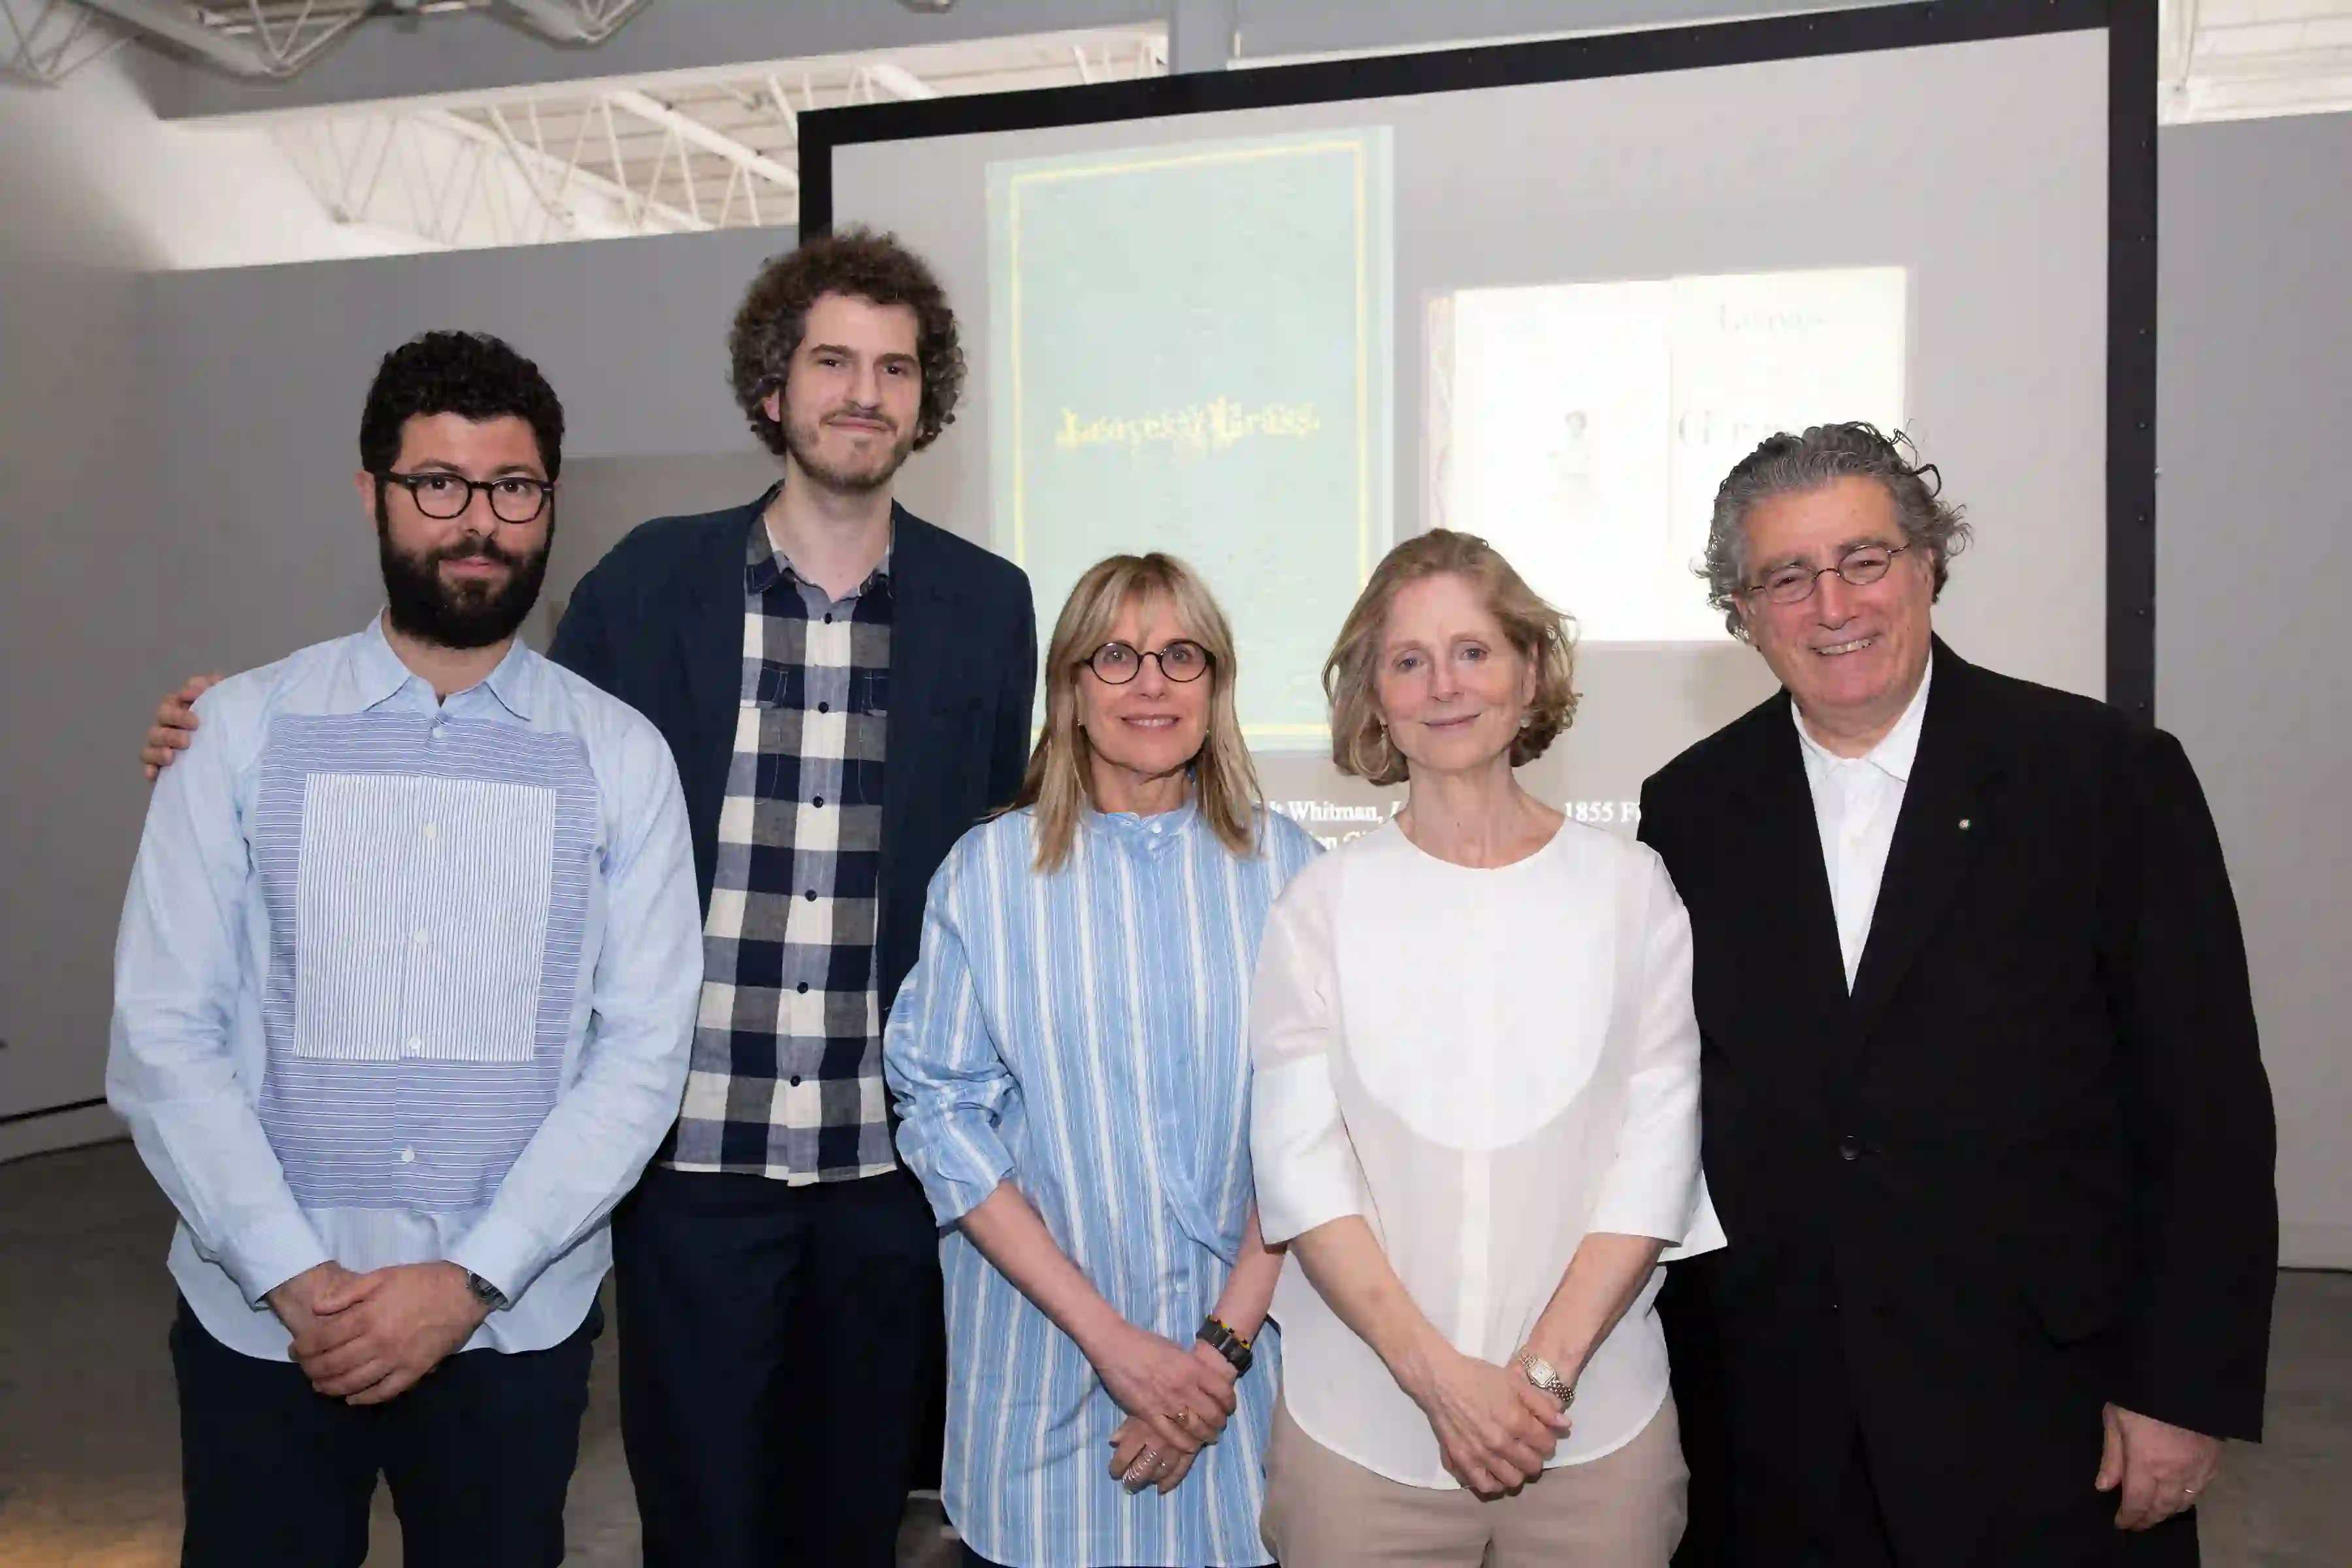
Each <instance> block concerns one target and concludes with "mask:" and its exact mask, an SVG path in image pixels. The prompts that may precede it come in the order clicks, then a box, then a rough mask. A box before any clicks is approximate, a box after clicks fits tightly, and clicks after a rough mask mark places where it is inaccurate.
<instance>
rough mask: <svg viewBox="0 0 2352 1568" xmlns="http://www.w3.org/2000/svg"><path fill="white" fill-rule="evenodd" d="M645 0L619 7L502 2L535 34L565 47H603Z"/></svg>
mask: <svg viewBox="0 0 2352 1568" xmlns="http://www.w3.org/2000/svg"><path fill="white" fill-rule="evenodd" d="M644 3H645V0H618V3H617V4H605V5H597V4H595V0H499V5H500V6H501V7H502V8H503V9H505V10H509V11H511V12H513V13H514V14H515V15H516V16H520V18H522V20H523V21H524V22H525V23H526V24H528V25H529V26H530V28H531V30H532V31H533V32H536V33H539V34H541V35H542V36H544V37H550V38H553V39H555V40H556V41H557V42H558V43H563V44H601V43H603V42H604V40H605V39H607V38H609V37H612V36H613V35H614V33H617V32H619V31H620V30H621V26H622V24H623V23H625V22H626V21H627V20H628V19H629V18H630V17H631V16H634V15H635V14H636V12H637V10H638V8H639V7H640V6H641V5H644Z"/></svg>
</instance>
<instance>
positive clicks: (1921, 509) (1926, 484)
mask: <svg viewBox="0 0 2352 1568" xmlns="http://www.w3.org/2000/svg"><path fill="white" fill-rule="evenodd" d="M1906 448H1907V449H1908V453H1909V456H1907V457H1906V455H1905V453H1906ZM1918 455H1919V448H1918V447H1917V445H1916V443H1914V442H1913V441H1912V439H1911V438H1910V437H1908V436H1906V435H1905V434H1903V432H1902V431H1900V430H1897V431H1896V432H1895V434H1894V435H1893V436H1891V437H1890V436H1885V435H1881V434H1880V433H1879V430H1878V427H1877V426H1874V425H1866V424H1864V423H1862V422H1860V421H1855V422H1853V423H1850V424H1844V425H1815V426H1811V427H1809V428H1808V429H1807V430H1806V431H1805V433H1804V434H1803V435H1801V436H1792V435H1790V434H1789V433H1788V432H1787V431H1785V430H1783V431H1781V432H1780V434H1779V435H1777V436H1768V437H1765V438H1764V440H1763V442H1762V444H1760V445H1759V446H1758V447H1757V448H1756V450H1754V451H1753V452H1750V453H1748V456H1746V457H1745V458H1740V459H1739V461H1738V463H1735V464H1734V465H1732V469H1731V472H1730V473H1728V474H1727V475H1726V476H1724V480H1723V484H1722V486H1721V488H1719V489H1717V491H1716V492H1715V514H1714V517H1713V519H1712V520H1711V521H1709V523H1708V526H1707V532H1706V560H1705V561H1703V562H1701V563H1699V566H1698V574H1699V575H1700V576H1701V577H1704V578H1705V579H1706V602H1707V603H1708V604H1710V605H1714V606H1715V607H1716V608H1717V609H1718V610H1720V611H1722V612H1723V624H1724V625H1725V626H1727V627H1728V628H1729V629H1730V632H1731V635H1732V636H1733V637H1738V638H1739V639H1740V640H1741V641H1743V642H1745V641H1746V640H1747V639H1748V627H1747V625H1746V622H1745V621H1744V620H1743V619H1742V617H1741V616H1740V614H1739V595H1740V592H1741V590H1742V589H1744V588H1745V587H1747V585H1748V513H1749V512H1750V511H1751V510H1754V509H1755V508H1756V507H1757V506H1758V505H1759V504H1760V503H1761V502H1764V501H1768V500H1771V499H1772V498H1773V497H1775V496H1781V495H1790V494H1794V493H1801V492H1802V491H1806V490H1817V489H1821V488H1822V486H1824V485H1827V484H1830V483H1832V481H1834V480H1837V479H1848V478H1852V479H1876V480H1877V481H1878V482H1879V483H1880V484H1883V485H1885V487H1886V493H1887V494H1888V495H1890V496H1892V497H1893V498H1894V500H1895V521H1896V522H1897V523H1898V524H1900V525H1901V526H1902V529H1903V537H1904V539H1905V541H1906V542H1907V543H1910V544H1916V545H1924V546H1925V547H1926V548H1927V559H1928V562H1929V563H1930V565H1931V566H1933V568H1934V570H1935V574H1936V579H1935V589H1934V594H1935V595H1937V596H1940V595H1942V594H1943V592H1944V583H1945V580H1946V579H1947V578H1948V576H1949V575H1950V567H1951V561H1952V557H1954V556H1955V555H1958V553H1959V552H1961V551H1963V550H1966V549H1967V548H1968V546H1969V538H1970V536H1971V530H1970V529H1969V524H1968V521H1967V520H1966V518H1965V517H1964V516H1963V515H1962V509H1961V508H1960V507H1958V506H1957V505H1955V504H1953V503H1952V502H1950V501H1947V500H1940V499H1938V498H1939V497H1940V496H1941V494H1942V492H1943V488H1944V476H1943V475H1942V473H1941V472H1939V471H1938V470H1937V468H1936V465H1935V464H1933V463H1921V462H1916V461H1914V460H1913V459H1915V458H1917V457H1918Z"/></svg>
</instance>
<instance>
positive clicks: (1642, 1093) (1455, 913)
mask: <svg viewBox="0 0 2352 1568" xmlns="http://www.w3.org/2000/svg"><path fill="white" fill-rule="evenodd" d="M1690 980H1691V934H1690V920H1689V917H1688V916H1687V915H1686V914H1685V912H1684V910H1683V905H1682V900H1680V899H1679V898H1677V897H1676V896H1675V889H1674V884H1673V883H1672V882H1671V881H1670V880H1668V879H1667V876H1666V871H1665V868H1664V865H1663V864H1662V863H1661V862H1660V861H1659V859H1658V858H1657V856H1656V855H1655V854H1654V853H1653V852H1652V851H1651V850H1649V849H1648V848H1646V847H1643V846H1641V845H1638V844H1632V843H1627V842H1624V841H1622V840H1620V839H1617V838H1614V837H1610V836H1609V835H1607V834H1604V833H1601V832H1600V831H1598V830H1597V829H1593V828H1589V827H1583V826H1578V825H1576V824H1574V823H1570V824H1567V825H1565V826H1562V827H1561V828H1560V830H1559V833H1558V834H1556V835H1555V836H1554V837H1553V838H1552V839H1551V841H1550V842H1549V844H1547V845H1545V846H1544V847H1543V848H1541V849H1539V850H1538V851H1537V852H1536V853H1535V854H1533V855H1531V856H1529V857H1528V858H1526V859H1524V860H1521V861H1518V862H1517V863H1515V864H1513V865H1509V866H1504V867H1500V868H1493V869H1473V868H1467V867H1463V866H1456V865H1454V864H1452V863H1450V862H1447V861H1444V860H1440V859H1438V858H1435V857H1433V856H1431V855H1428V854H1426V853H1424V852H1423V851H1422V850H1421V849H1419V848H1417V847H1414V845H1413V843H1412V840H1411V839H1409V838H1407V837H1405V836H1404V833H1403V831H1402V829H1401V828H1399V827H1398V826H1396V825H1395V824H1394V823H1391V824H1389V825H1388V826H1384V827H1382V828H1381V829H1380V830H1379V831H1377V832H1375V833H1371V834H1368V835H1366V836H1365V837H1361V838H1358V839H1355V840H1353V841H1351V842H1349V844H1347V845H1345V846H1343V847H1340V848H1339V850H1337V851H1335V852H1334V853H1332V854H1329V855H1327V856H1325V857H1323V858H1321V859H1320V860H1318V861H1317V862H1316V863H1315V864H1314V865H1311V866H1309V867H1307V869H1306V870H1304V871H1302V872H1301V873H1300V874H1299V875H1298V877H1297V879H1295V880H1293V881H1292V882H1291V884H1290V886H1289V888H1288V889H1287V890H1286V891H1285V892H1284V894H1283V895H1282V898H1281V900H1279V901H1278V902H1277V903H1276V906H1275V908H1274V911H1273V913H1272V914H1271V915H1270V916H1269V917H1268V919H1267V922H1266V927H1265V940H1264V945H1263V946H1262V948H1261V950H1260V952H1259V957H1258V970H1257V984H1256V989H1255V994H1254V995H1253V997H1252V1001H1251V1009H1250V1040H1251V1049H1252V1052H1253V1054H1254V1056H1255V1061H1256V1068H1257V1079H1256V1084H1255V1089H1254V1090H1253V1108H1252V1127H1251V1145H1252V1152H1253V1154H1254V1157H1255V1164H1256V1174H1257V1200H1258V1219H1259V1224H1260V1226H1261V1227H1262V1228H1263V1230H1264V1232H1265V1239H1266V1241H1267V1242H1268V1243H1269V1244H1277V1243H1280V1242H1284V1241H1287V1240H1289V1239H1290V1238H1291V1237H1295V1236H1297V1235H1299V1234H1300V1233H1301V1232H1304V1231H1308V1230H1312V1229H1314V1228H1315V1227H1316V1226H1320V1225H1324V1224H1328V1222H1330V1221H1332V1220H1334V1219H1338V1218H1340V1217H1342V1216H1343V1215H1362V1216H1364V1219H1365V1220H1366V1222H1367V1223H1368V1224H1370V1226H1371V1228H1372V1234H1373V1235H1374V1236H1375V1237H1377V1238H1378V1239H1379V1240H1380V1243H1381V1247H1382V1249H1383V1250H1384V1251H1385V1252H1386V1253H1387V1255H1388V1259H1389V1263H1390V1265H1391V1267H1392V1268H1395V1270H1396V1273H1397V1277H1398V1279H1400V1280H1402V1283H1403V1285H1404V1287H1405V1289H1406V1290H1407V1291H1408V1292H1409V1293H1410V1294H1411V1295H1412V1299H1413V1300H1414V1302H1415V1304H1417V1305H1418V1306H1419V1307H1420V1309H1421V1310H1422V1311H1423V1313H1424V1314H1426V1315H1427V1317H1428V1318H1429V1320H1430V1321H1431V1322H1432V1323H1433V1324H1434V1325H1435V1326H1436V1328H1437V1331H1439V1332H1440V1333H1442V1334H1444V1336H1445V1338H1446V1339H1447V1341H1448V1342H1451V1343H1452V1344H1453V1345H1454V1348H1455V1349H1457V1350H1459V1351H1461V1352H1464V1353H1465V1354H1467V1355H1473V1356H1477V1357H1480V1358H1481V1359H1484V1360H1486V1361H1490V1362H1494V1363H1496V1364H1498V1365H1499V1364H1507V1363H1508V1362H1509V1360H1510V1358H1511V1356H1512V1355H1513V1354H1515V1353H1516V1352H1517V1350H1518V1349H1519V1347H1520V1346H1521V1345H1523V1344H1525V1343H1526V1342H1527V1336H1528V1331H1530V1330H1532V1329H1533V1328H1534V1326H1535V1322H1536V1320H1537V1319H1538V1317H1540V1316H1541V1315H1542V1313H1543V1310H1544V1307H1545V1306H1546V1304H1547V1303H1549V1300H1551V1296H1552V1293H1553V1291H1554V1290H1556V1289H1559V1282H1560V1278H1561V1276H1562V1275H1564V1274H1565V1273H1566V1272H1567V1270H1568V1264H1569V1259H1570V1258H1572V1257H1573V1256H1574V1255H1575V1252H1576V1248H1577V1245H1578V1243H1579V1242H1580V1241H1582V1240H1583V1238H1584V1237H1585V1235H1586V1234H1587V1233H1588V1232H1592V1231H1601V1232H1608V1233H1612V1234H1621V1235H1627V1236H1651V1237H1660V1238H1662V1239H1663V1240H1664V1241H1666V1242H1668V1243H1670V1244H1673V1245H1671V1246H1670V1247H1669V1249H1668V1251H1667V1253H1666V1254H1665V1256H1666V1257H1667V1258H1680V1257H1687V1256H1690V1255H1691V1254H1694V1253H1699V1252H1705V1251H1708V1250H1710V1249H1712V1248H1715V1247H1721V1246H1722V1245H1723V1232H1722V1229H1721V1227H1720V1226H1718V1225H1717V1221H1716V1217H1715V1211H1714V1208H1713V1205H1711V1204H1709V1202H1708V1201H1707V1197H1706V1184H1705V1183H1704V1181H1703V1180H1702V1178H1701V1176H1700V1173H1699V1157H1698V1156H1699V1151H1698V1058H1699V1043H1698V1024H1697V1020H1696V1017H1695V1016H1694V1015H1693V1013H1692V1010H1691V995H1690ZM1660 1280H1661V1277H1660V1276H1659V1275H1657V1274H1655V1273H1654V1274H1653V1275H1652V1278H1651V1279H1650V1281H1649V1282H1648V1284H1646V1285H1645V1286H1644V1287H1643V1289H1642V1292H1641V1294H1640V1296H1639V1297H1638V1298H1636V1300H1634V1302H1633V1306H1632V1307H1631V1308H1629V1309H1628V1310H1627V1311H1626V1313H1625V1316H1624V1318H1623V1319H1622V1321H1619V1323H1618V1325H1617V1327H1616V1328H1615V1329H1614V1330H1613V1331H1611V1333H1610V1335H1609V1337H1608V1338H1607V1339H1606V1340H1604V1341H1603V1342H1601V1346H1600V1348H1599V1349H1598V1350H1596V1351H1595V1352H1593V1354H1592V1358H1591V1362H1590V1363H1589V1364H1588V1365H1587V1366H1586V1367H1585V1369H1584V1372H1583V1374H1582V1375H1581V1376H1580V1378H1579V1379H1578V1381H1577V1393H1576V1405H1575V1410H1574V1415H1575V1430H1574V1431H1573V1432H1572V1433H1570V1436H1568V1437H1567V1438H1566V1439H1564V1440H1563V1441H1562V1442H1561V1443H1560V1445H1559V1448H1558V1449H1557V1450H1556V1451H1555V1452H1554V1454H1553V1457H1552V1458H1551V1460H1550V1465H1552V1466H1559V1465H1573V1464H1581V1463H1584V1462H1586V1461H1589V1460H1591V1459H1597V1458H1601V1456H1602V1455H1604V1454H1607V1453H1609V1452H1611V1451H1612V1450H1613V1449H1616V1448H1618V1447H1622V1446H1623V1445H1624V1444H1626V1443H1628V1442H1631V1441H1632V1440H1633V1437H1634V1436H1637V1435H1638V1434H1639V1433H1640V1432H1641V1430H1642V1428H1643V1426H1647V1425H1648V1424H1649V1422H1650V1419H1651V1417H1653V1416H1654V1415H1656V1414H1657V1412H1658V1409H1659V1407H1660V1406H1661V1405H1664V1402H1665V1397H1666V1392H1667V1379H1666V1346H1665V1339H1664V1335H1663V1334H1662V1332H1661V1331H1660V1330H1659V1327H1658V1321H1657V1317H1656V1314H1655V1312H1654V1310H1653V1303H1654V1300H1655V1299H1656V1296H1657V1292H1658V1286H1659V1283H1660ZM1274 1316H1275V1318H1276V1320H1277V1321H1279V1322H1280V1324H1281V1327H1282V1342H1283V1363H1284V1366H1283V1394H1284V1397H1285V1399H1286V1401H1287V1402H1288V1405H1289V1406H1290V1412H1291V1415H1292V1416H1293V1417H1294V1418H1295V1419H1296V1420H1297V1423H1298V1425H1299V1426H1300V1428H1301V1429H1302V1430H1303V1431H1305V1432H1306V1433H1307V1436H1311V1437H1313V1438H1314V1439H1315V1440H1316V1441H1317V1442H1318V1443H1320V1444H1322V1445H1323V1446H1324V1447H1327V1448H1329V1449H1331V1450H1333V1451H1334V1452H1336V1453H1338V1454H1340V1455H1342V1456H1344V1457H1345V1458H1349V1459H1352V1460H1354V1461H1355V1462H1356V1463H1358V1464H1360V1465H1363V1466H1365V1467H1366V1468H1370V1469H1371V1470H1374V1471H1376V1472H1378V1473H1379V1474H1381V1475H1383V1476H1386V1477H1388V1478H1389V1479H1391V1480H1396V1481H1402V1482H1404V1483H1406V1484H1408V1485H1412V1486H1420V1487H1452V1486H1454V1485H1455V1484H1456V1483H1455V1482H1454V1479H1453V1478H1452V1477H1451V1476H1449V1475H1447V1474H1446V1473H1445V1468H1444V1465H1443V1464H1442V1463H1441V1462H1440V1458H1439V1453H1438V1447H1437V1439H1436V1436H1434V1435H1433V1433H1432V1432H1431V1430H1430V1426H1429V1422H1428V1419H1427V1418H1426V1417H1425V1416H1423V1415H1422V1413H1421V1410H1420V1408H1419V1407H1418V1406H1417V1405H1414V1404H1413V1403H1412V1400H1411V1399H1410V1398H1408V1397H1407V1396H1406V1394H1404V1392H1403V1390H1402V1389H1400V1388H1399V1387H1398V1386H1397V1384H1396V1382H1395V1380H1394V1378H1392V1377H1391V1375H1390V1373H1389V1371H1388V1368H1387V1367H1386V1366H1385V1365H1384V1364H1383V1363H1381V1359H1380V1357H1379V1356H1378V1355H1376V1354H1375V1353H1374V1352H1373V1351H1372V1349H1371V1347H1370V1345H1368V1344H1366V1343H1365V1342H1363V1341H1361V1340H1360V1339H1358V1338H1357V1337H1356V1335H1355V1333H1354V1331H1352V1330H1350V1329H1349V1327H1348V1326H1347V1325H1346V1324H1345V1323H1343V1322H1342V1321H1340V1320H1339V1317H1338V1315H1337V1314H1335V1313H1334V1312H1333V1311H1332V1310H1331V1309H1330V1308H1329V1307H1328V1305H1326V1304H1325V1302H1324V1300H1323V1299H1322V1298H1321V1297H1320V1296H1319V1295H1318V1294H1317V1292H1316V1290H1315V1288H1314V1286H1313V1285H1312V1284H1310V1283H1309V1282H1308V1280H1307V1277H1306V1275H1305V1273H1304V1272H1303V1271H1302V1270H1301V1269H1300V1268H1299V1265H1298V1260H1297V1258H1296V1257H1295V1256H1294V1257H1293V1258H1290V1259H1289V1261H1288V1262H1287V1263H1286V1264H1285V1265H1284V1267H1283V1272H1282V1280H1281V1284H1280V1285H1279V1286H1278V1287H1277V1289H1276V1292H1275V1298H1274Z"/></svg>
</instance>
